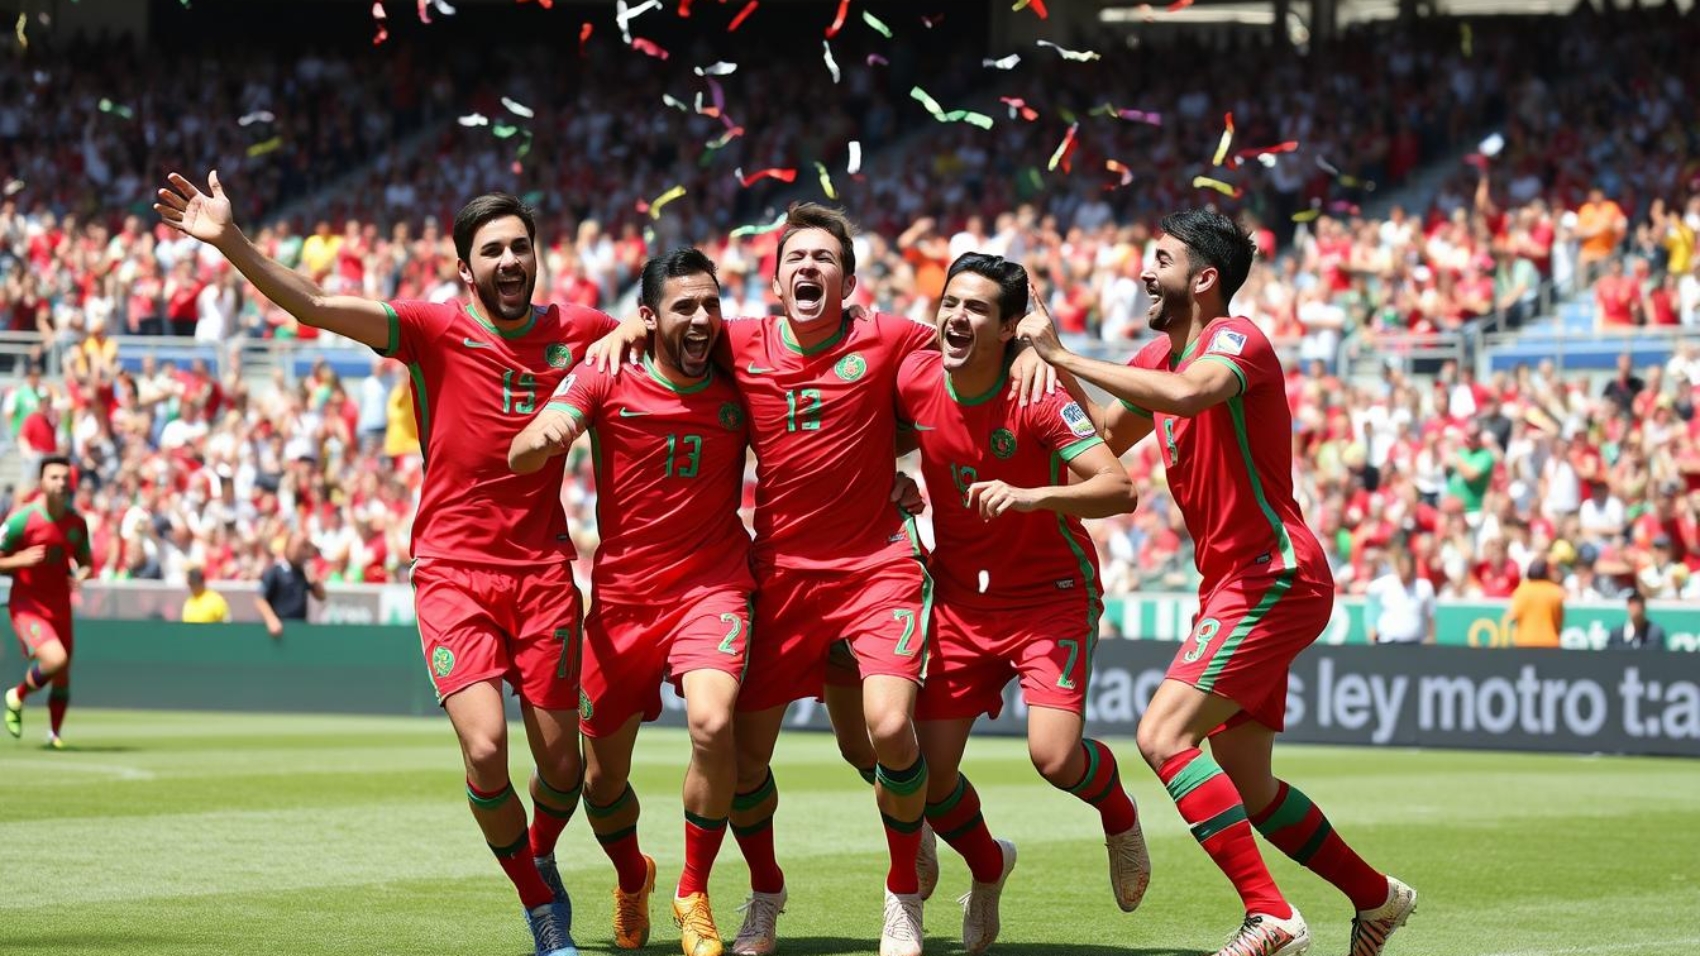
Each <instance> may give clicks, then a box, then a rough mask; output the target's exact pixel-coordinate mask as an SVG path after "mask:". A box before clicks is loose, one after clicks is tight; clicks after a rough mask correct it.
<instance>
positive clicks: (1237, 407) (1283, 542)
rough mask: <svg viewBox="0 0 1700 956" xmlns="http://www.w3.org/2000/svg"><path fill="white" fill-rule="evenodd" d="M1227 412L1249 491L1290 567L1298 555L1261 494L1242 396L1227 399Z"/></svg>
mask: <svg viewBox="0 0 1700 956" xmlns="http://www.w3.org/2000/svg"><path fill="white" fill-rule="evenodd" d="M1228 413H1229V414H1230V415H1232V416H1233V418H1234V437H1235V438H1237V439H1239V443H1240V456H1241V457H1242V458H1243V459H1244V460H1245V473H1246V478H1248V479H1249V480H1250V481H1251V493H1252V494H1253V495H1255V496H1256V497H1257V506H1258V508H1260V509H1262V511H1263V517H1264V518H1265V519H1266V520H1268V522H1269V529H1270V530H1271V531H1273V532H1275V541H1276V543H1277V544H1278V545H1280V548H1281V562H1282V566H1283V567H1286V568H1289V569H1290V568H1292V567H1293V566H1294V565H1295V564H1297V563H1298V556H1297V555H1295V554H1294V553H1293V539H1292V538H1290V537H1288V536H1287V526H1286V525H1284V524H1282V523H1281V517H1280V516H1279V515H1277V514H1276V513H1275V509H1274V508H1271V507H1270V506H1269V499H1268V498H1267V497H1265V496H1264V494H1263V481H1262V480H1261V479H1259V478H1258V477H1257V465H1256V464H1255V463H1254V462H1253V461H1252V457H1251V436H1250V435H1249V434H1247V433H1246V426H1245V398H1244V396H1241V395H1236V396H1234V397H1233V398H1230V399H1228Z"/></svg>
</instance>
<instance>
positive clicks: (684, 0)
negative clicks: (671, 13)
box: [679, 0, 691, 20]
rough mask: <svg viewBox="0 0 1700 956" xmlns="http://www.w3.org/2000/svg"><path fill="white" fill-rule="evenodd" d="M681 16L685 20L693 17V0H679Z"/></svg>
mask: <svg viewBox="0 0 1700 956" xmlns="http://www.w3.org/2000/svg"><path fill="white" fill-rule="evenodd" d="M679 17H680V19H683V20H689V19H690V18H691V0H679Z"/></svg>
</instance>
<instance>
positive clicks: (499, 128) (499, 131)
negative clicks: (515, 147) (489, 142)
mask: <svg viewBox="0 0 1700 956" xmlns="http://www.w3.org/2000/svg"><path fill="white" fill-rule="evenodd" d="M490 133H491V135H493V136H495V137H496V138H497V139H509V138H511V137H513V136H516V135H518V133H519V127H518V126H514V125H512V124H510V123H497V124H496V125H494V126H492V127H490Z"/></svg>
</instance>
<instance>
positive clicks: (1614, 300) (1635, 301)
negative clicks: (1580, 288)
mask: <svg viewBox="0 0 1700 956" xmlns="http://www.w3.org/2000/svg"><path fill="white" fill-rule="evenodd" d="M1594 302H1595V303H1596V304H1598V305H1599V312H1598V316H1599V324H1600V325H1601V326H1619V327H1621V326H1631V325H1637V324H1639V323H1638V320H1637V317H1638V316H1639V315H1640V311H1641V288H1640V286H1638V285H1636V283H1635V280H1634V279H1633V278H1631V277H1629V276H1626V275H1624V274H1623V260H1622V259H1613V260H1611V263H1610V264H1609V265H1607V266H1606V274H1605V275H1604V276H1601V277H1600V281H1599V282H1597V283H1595V285H1594Z"/></svg>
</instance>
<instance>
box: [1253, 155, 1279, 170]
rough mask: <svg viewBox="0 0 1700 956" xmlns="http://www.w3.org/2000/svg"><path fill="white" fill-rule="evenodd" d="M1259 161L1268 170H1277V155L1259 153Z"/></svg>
mask: <svg viewBox="0 0 1700 956" xmlns="http://www.w3.org/2000/svg"><path fill="white" fill-rule="evenodd" d="M1257 161H1258V162H1260V163H1262V164H1263V165H1264V167H1265V168H1267V169H1274V168H1275V154H1274V153H1258V154H1257Z"/></svg>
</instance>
